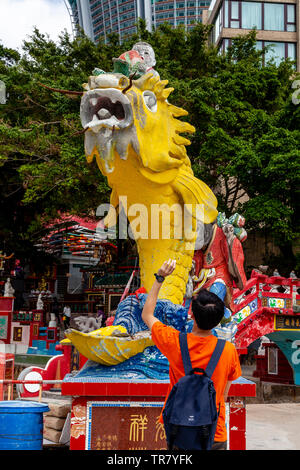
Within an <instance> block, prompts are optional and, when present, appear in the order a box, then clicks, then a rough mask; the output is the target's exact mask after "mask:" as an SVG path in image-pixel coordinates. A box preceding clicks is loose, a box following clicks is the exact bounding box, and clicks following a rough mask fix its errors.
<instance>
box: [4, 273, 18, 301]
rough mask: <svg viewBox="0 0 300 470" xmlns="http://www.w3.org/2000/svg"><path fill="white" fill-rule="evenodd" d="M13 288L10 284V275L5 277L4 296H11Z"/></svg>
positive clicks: (13, 291)
mask: <svg viewBox="0 0 300 470" xmlns="http://www.w3.org/2000/svg"><path fill="white" fill-rule="evenodd" d="M14 293H15V289H14V288H13V286H12V285H11V282H10V277H8V278H7V281H6V283H5V284H4V297H13V296H14Z"/></svg>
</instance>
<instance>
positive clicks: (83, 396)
mask: <svg viewBox="0 0 300 470" xmlns="http://www.w3.org/2000/svg"><path fill="white" fill-rule="evenodd" d="M168 385H169V384H168V381H151V380H134V379H132V380H127V381H125V380H122V381H120V380H119V381H118V380H117V379H114V380H113V379H111V380H109V381H108V380H107V379H105V381H104V379H103V378H97V377H95V376H93V377H88V375H85V376H84V377H83V378H82V377H80V373H79V374H78V378H77V379H76V376H75V377H72V376H67V377H65V379H64V381H63V383H62V395H69V396H72V414H71V438H70V449H71V450H164V449H167V445H166V439H165V432H164V428H163V425H162V424H161V423H160V422H159V415H160V412H161V409H162V406H163V403H164V399H165V396H166V393H167V389H168ZM255 393H256V391H255V383H254V382H251V381H249V380H246V379H243V378H240V379H238V380H236V381H235V382H233V383H232V385H231V388H230V392H229V423H228V428H229V429H228V434H229V448H230V449H234V450H237V449H238V450H244V449H245V448H246V405H245V397H248V396H249V397H250V396H251V397H253V396H255Z"/></svg>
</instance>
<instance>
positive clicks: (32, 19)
mask: <svg viewBox="0 0 300 470" xmlns="http://www.w3.org/2000/svg"><path fill="white" fill-rule="evenodd" d="M34 26H36V27H37V28H38V29H39V30H40V32H41V33H48V34H49V36H50V38H51V39H53V40H54V41H56V40H57V38H58V35H59V34H60V33H61V32H62V31H63V30H64V29H67V31H68V32H70V33H71V31H72V28H71V21H70V16H69V13H68V10H67V8H66V6H65V3H64V1H63V0H0V42H1V43H2V44H3V45H4V46H5V47H11V48H13V49H18V50H21V47H22V42H23V40H24V39H28V36H29V35H31V34H32V31H33V28H34Z"/></svg>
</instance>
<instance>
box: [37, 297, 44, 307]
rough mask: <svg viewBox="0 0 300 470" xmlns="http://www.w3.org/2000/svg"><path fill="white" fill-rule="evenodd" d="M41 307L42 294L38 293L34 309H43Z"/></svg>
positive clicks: (42, 305)
mask: <svg viewBox="0 0 300 470" xmlns="http://www.w3.org/2000/svg"><path fill="white" fill-rule="evenodd" d="M43 308H44V302H43V301H42V294H41V293H40V294H39V296H38V299H37V303H36V309H37V310H43Z"/></svg>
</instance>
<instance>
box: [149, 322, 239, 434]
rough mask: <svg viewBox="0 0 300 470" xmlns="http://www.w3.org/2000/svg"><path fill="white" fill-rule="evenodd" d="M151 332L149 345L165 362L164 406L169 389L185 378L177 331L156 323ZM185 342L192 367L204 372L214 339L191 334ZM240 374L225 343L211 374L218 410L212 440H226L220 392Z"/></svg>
mask: <svg viewBox="0 0 300 470" xmlns="http://www.w3.org/2000/svg"><path fill="white" fill-rule="evenodd" d="M151 333H152V340H153V342H154V343H155V345H156V346H157V347H158V349H159V350H160V351H161V353H162V354H164V356H166V357H167V359H168V360H169V365H170V370H169V374H170V385H169V389H168V392H167V396H166V400H165V403H166V401H167V398H168V396H169V393H170V392H171V390H172V388H173V386H174V385H175V384H176V383H177V382H178V380H179V379H180V378H181V377H183V376H184V375H185V374H184V368H183V362H182V358H181V351H180V345H179V331H178V330H175V329H174V328H173V327H171V326H166V325H164V324H163V323H161V322H160V321H157V322H156V323H154V325H153V326H152V330H151ZM187 341H188V348H189V353H190V357H191V362H192V366H193V368H195V367H199V368H202V369H205V368H206V366H207V364H208V362H209V359H210V357H211V355H212V353H213V351H214V349H215V346H216V344H217V338H216V337H215V336H213V335H210V336H207V337H205V338H201V337H200V336H196V335H194V334H193V333H188V335H187ZM241 374H242V372H241V366H240V361H239V357H238V353H237V350H236V349H235V346H234V345H233V344H232V343H229V342H228V341H226V344H225V347H224V350H223V352H222V355H221V357H220V360H219V362H218V364H217V367H216V368H215V371H214V373H213V375H212V380H213V383H214V387H215V390H216V402H217V403H216V404H217V409H219V405H220V414H219V418H218V423H217V429H216V433H215V441H218V442H224V441H226V440H227V433H226V425H225V402H224V391H225V387H226V384H227V382H228V381H232V380H236V379H237V378H238V377H240V376H241ZM160 422H162V423H163V418H162V414H161V416H160Z"/></svg>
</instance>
